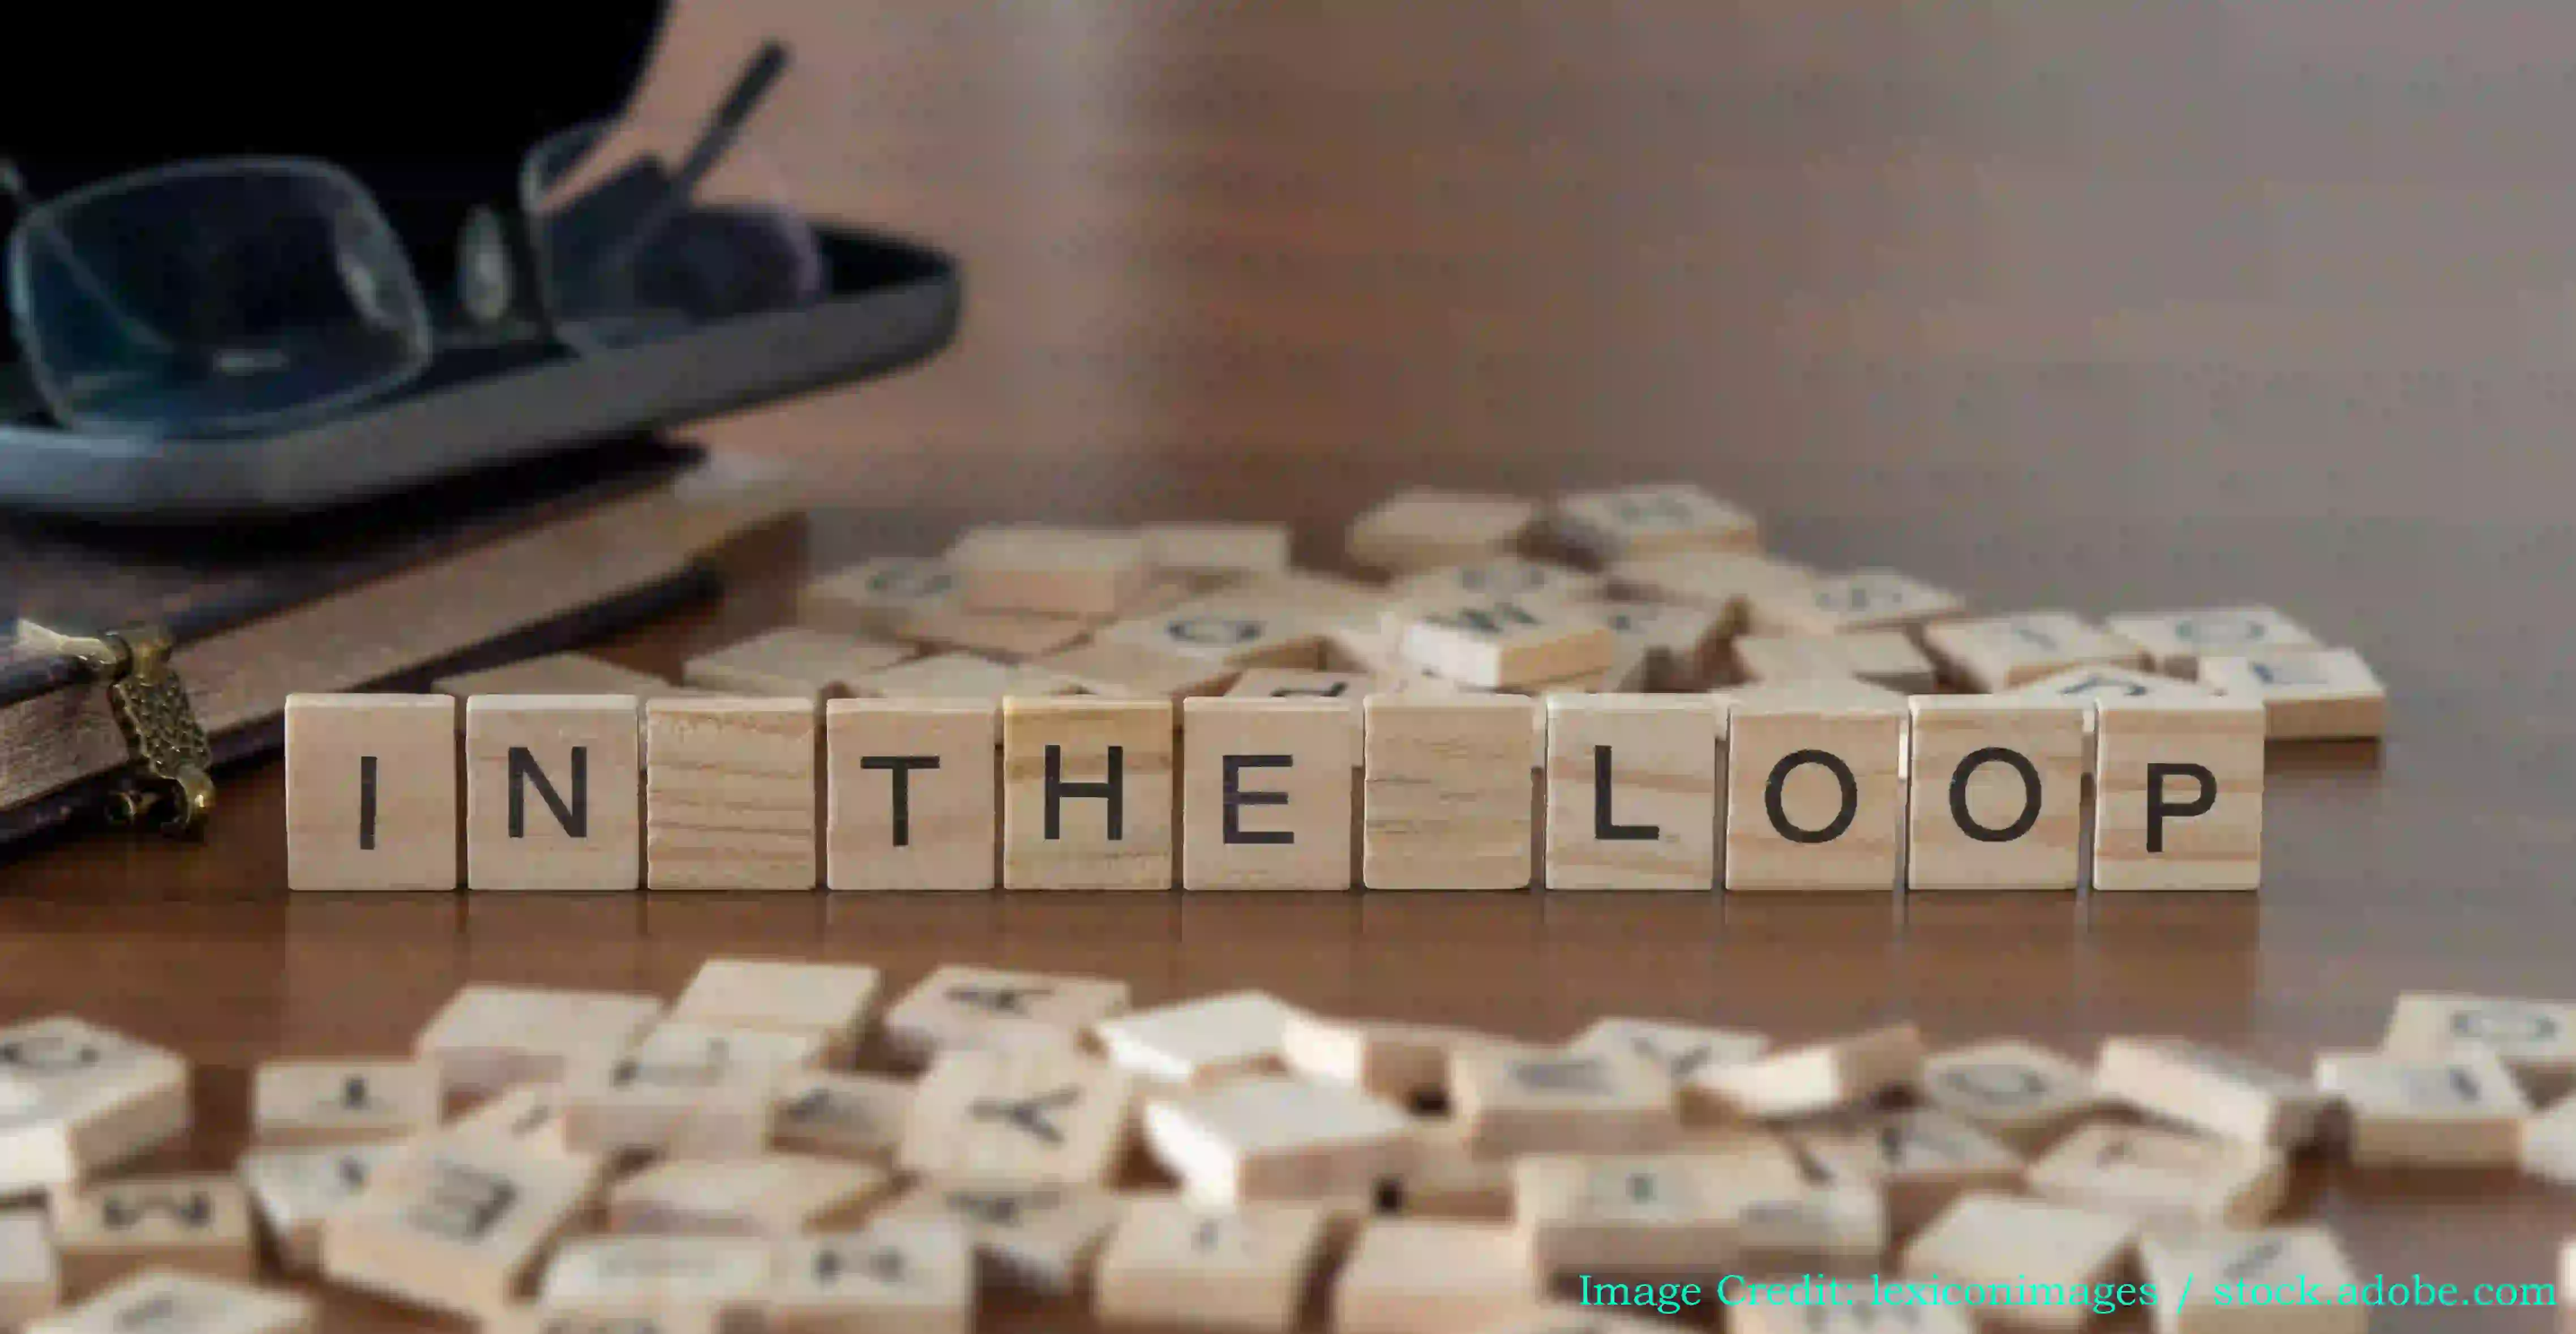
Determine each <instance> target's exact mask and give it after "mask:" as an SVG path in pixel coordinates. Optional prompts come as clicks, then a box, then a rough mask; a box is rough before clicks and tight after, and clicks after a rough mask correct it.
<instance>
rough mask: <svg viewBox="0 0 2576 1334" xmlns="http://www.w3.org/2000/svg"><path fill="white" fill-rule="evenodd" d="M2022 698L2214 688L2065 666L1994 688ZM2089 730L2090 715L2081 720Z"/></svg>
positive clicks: (2205, 692) (2126, 671)
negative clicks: (2007, 687) (2049, 672)
mask: <svg viewBox="0 0 2576 1334" xmlns="http://www.w3.org/2000/svg"><path fill="white" fill-rule="evenodd" d="M1995 693H1997V694H2000V695H2008V696H2012V697H2015V698H2022V699H2063V700H2075V701H2079V702H2081V701H2090V700H2096V699H2208V698H2209V697H2211V696H2213V695H2215V694H2217V693H2218V692H2217V691H2215V690H2212V689H2210V688H2209V687H2207V686H2204V685H2200V684H2198V683H2196V682H2191V681H2183V680H2178V679H2176V678H2174V677H2170V676H2159V675H2157V674H2156V673H2154V672H2142V671H2138V670H2136V669H2135V668H2130V667H2069V668H2067V669H2066V670H2065V671H2062V672H2054V673H2051V674H2049V675H2047V676H2043V677H2041V678H2039V679H2038V680H2036V681H2031V682H2028V683H2027V684H2024V685H2018V686H2015V687H2013V688H2012V689H2010V690H2002V691H1997V692H1995ZM2084 727H2085V730H2086V731H2088V732H2089V731H2091V730H2092V727H2093V719H2091V718H2090V717H2087V718H2086V719H2085V720H2084Z"/></svg>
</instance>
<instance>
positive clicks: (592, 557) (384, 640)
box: [0, 440, 799, 845]
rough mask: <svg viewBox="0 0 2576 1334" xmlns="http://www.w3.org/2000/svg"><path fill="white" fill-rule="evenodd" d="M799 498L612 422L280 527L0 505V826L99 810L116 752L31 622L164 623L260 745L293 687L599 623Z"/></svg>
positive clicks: (491, 651)
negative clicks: (126, 520)
mask: <svg viewBox="0 0 2576 1334" xmlns="http://www.w3.org/2000/svg"><path fill="white" fill-rule="evenodd" d="M798 515H799V506H798V504H797V501H796V496H795V493H794V490H793V488H792V487H791V486H789V485H788V484H787V483H786V481H785V479H784V478H783V477H782V476H780V475H779V474H777V473H775V472H773V471H769V470H766V469H763V468H761V467H759V466H757V465H753V464H750V463H747V462H745V461H741V460H732V459H724V458H711V457H709V456H707V455H706V454H704V453H703V452H702V451H700V450H697V449H694V448H690V447H685V446H678V445H673V444H668V443H665V442H661V441H641V442H639V441H633V440H629V441H623V442H619V443H617V444H615V445H609V446H602V447H599V448H596V449H592V450H585V451H581V452H579V453H577V454H572V455H562V456H556V457H553V458H550V459H547V460H543V461H539V462H535V463H530V464H522V465H518V466H514V467H511V468H506V469H499V470H494V471H490V472H486V473H482V474H478V475H475V476H472V477H468V478H463V479H459V480H457V481H455V482H452V483H448V484H443V485H441V486H439V487H436V488H432V489H430V490H428V491H423V492H414V493H411V494H409V495H406V496H403V497H400V498H398V499H396V500H392V501H387V502H382V503H374V504H369V505H365V506H361V507H358V508H355V509H353V510H350V511H347V512H344V513H340V514H336V515H333V516H330V517H329V518H327V519H325V520H320V521H311V522H302V523H298V524H296V525H294V526H293V527H291V528H282V529H270V530H266V531H250V532H244V531H240V530H199V531H166V530H165V531H159V532H152V533H144V534H138V533H133V532H120V531H111V530H102V529H92V528H79V527H65V526H61V525H56V524H34V523H27V522H23V521H0V845H5V844H7V843H9V842H12V841H15V840H18V839H23V838H25V837H27V836H28V835H31V834H34V833H37V832H39V831H42V830H46V829H50V828H54V827H56V826H59V825H62V824H64V823H66V822H68V821H71V820H73V819H75V818H78V817H80V816H81V815H83V814H84V813H85V812H87V811H90V810H93V809H96V808H97V807H98V806H99V805H101V804H102V803H103V802H104V800H105V799H106V797H107V795H108V794H109V793H110V792H112V791H113V790H114V789H115V787H116V786H117V784H118V783H119V782H120V780H121V776H122V772H123V770H124V769H125V767H126V762H127V758H128V752H127V749H126V745H125V741H124V738H123V736H122V735H121V734H120V733H119V731H118V730H117V727H116V723H115V720H114V719H113V717H112V716H111V715H110V713H109V711H108V706H107V701H106V691H105V690H104V689H103V688H102V687H101V686H100V684H99V683H98V682H96V681H94V680H92V679H91V678H90V677H89V676H88V675H87V674H86V672H85V671H84V669H83V668H82V667H81V665H80V664H79V663H78V662H76V661H74V660H72V659H70V658H67V657H65V656H64V655H63V654H62V653H60V652H59V651H58V650H57V649H56V648H55V647H54V646H53V644H52V637H51V636H49V635H46V634H44V633H42V632H41V631H37V630H32V629H30V628H29V627H30V626H31V625H33V626H41V627H43V628H44V629H45V630H52V631H58V632H62V633H68V634H94V633H96V632H98V631H101V630H107V629H114V628H118V627H121V626H126V625H132V624H137V623H149V624H156V625H159V626H162V627H165V628H167V629H168V630H169V631H170V633H171V634H172V636H173V637H174V638H175V639H176V640H177V643H178V649H177V652H176V653H175V655H174V656H173V659H172V661H173V663H174V665H175V666H176V668H177V669H178V671H179V674H180V675H181V677H182V678H183V679H184V680H185V681H186V683H187V686H188V694H189V698H190V702H191V703H192V704H193V705H194V708H195V712H196V715H197V718H198V720H199V721H200V722H201V723H202V724H203V725H204V727H205V729H206V732H207V734H208V736H209V738H210V739H211V740H212V741H213V743H214V751H215V759H216V763H217V764H218V765H219V766H220V765H222V764H225V763H230V762H235V761H239V760H241V759H244V758H248V757H251V756H255V755H258V754H261V753H264V752H266V751H268V750H271V749H273V748H274V747H275V746H276V744H277V739H278V731H279V729H278V718H279V714H280V711H281V709H282V708H283V706H284V702H285V698H286V696H287V695H288V694H289V693H291V692H295V691H329V690H355V689H365V688H384V687H394V688H400V687H404V686H408V685H414V684H417V683H420V682H425V681H427V680H428V679H429V678H430V677H431V676H433V675H437V674H440V673H443V672H447V671H452V670H457V669H460V668H469V667H474V666H479V665H484V664H487V663H492V662H500V661H506V660H508V659H511V658H515V657H519V656H522V655H524V654H531V653H539V652H546V651H550V650H553V649H558V648H564V647H569V646H571V645H573V644H576V643H579V642H582V641H584V640H588V639H593V638H596V637H598V636H600V635H603V634H606V633H608V632H610V631H612V630H615V629H618V628H620V627H622V626H625V625H628V624H632V623H634V622H636V621H638V620H640V619H643V618H645V617H649V616H651V615H654V614H656V613H658V612H661V611H664V610H667V609H669V608H671V607H673V606H675V605H678V604H679V603H681V602H683V601H685V600H687V599H690V598H692V597H697V596H703V595H705V594H707V593H709V592H712V591H713V590H714V588H715V585H716V580H717V576H716V573H715V569H714V565H713V563H712V562H713V557H714V556H715V554H716V553H718V552H719V551H720V550H721V549H722V548H724V547H725V546H727V545H728V544H730V543H732V542H735V541H738V540H741V539H743V538H746V537H749V536H752V535H754V534H756V533H759V532H762V531H765V530H771V529H775V528H777V527H780V526H782V525H790V524H794V523H796V522H798ZM216 818H218V819H220V818H221V816H220V814H218V816H217V817H216Z"/></svg>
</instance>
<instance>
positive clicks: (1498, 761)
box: [1361, 695, 1537, 889]
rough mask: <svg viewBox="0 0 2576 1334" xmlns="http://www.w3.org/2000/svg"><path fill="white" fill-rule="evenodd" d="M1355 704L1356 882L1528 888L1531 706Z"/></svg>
mask: <svg viewBox="0 0 2576 1334" xmlns="http://www.w3.org/2000/svg"><path fill="white" fill-rule="evenodd" d="M1361 707H1362V708H1363V709H1364V710H1365V711H1366V718H1367V721H1366V740H1365V743H1364V748H1365V756H1366V767H1367V772H1366V776H1365V779H1364V788H1365V791H1366V794H1367V811H1366V817H1365V818H1366V823H1365V825H1364V840H1365V846H1364V848H1363V849H1362V852H1361V879H1362V881H1363V883H1365V884H1366V885H1367V886H1368V887H1369V888H1370V889H1520V888H1523V887H1525V886H1527V885H1528V884H1529V882H1530V869H1531V868H1530V805H1531V795H1530V794H1531V783H1532V782H1533V780H1534V778H1535V774H1534V773H1533V772H1532V767H1531V740H1530V738H1531V734H1532V730H1533V728H1534V726H1535V721H1534V720H1535V719H1536V717H1537V714H1536V712H1535V706H1533V705H1532V704H1531V702H1530V701H1529V700H1527V699H1524V698H1522V697H1520V696H1517V695H1455V696H1441V695H1377V696H1373V697H1371V698H1369V699H1368V700H1366V701H1364V702H1363V704H1362V705H1361Z"/></svg>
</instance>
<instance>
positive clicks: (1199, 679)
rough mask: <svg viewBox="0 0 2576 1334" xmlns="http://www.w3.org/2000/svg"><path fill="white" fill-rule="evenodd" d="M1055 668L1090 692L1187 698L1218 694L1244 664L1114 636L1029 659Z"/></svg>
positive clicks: (1042, 668) (1116, 696) (1050, 669)
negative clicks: (1145, 645)
mask: <svg viewBox="0 0 2576 1334" xmlns="http://www.w3.org/2000/svg"><path fill="white" fill-rule="evenodd" d="M1029 665H1030V666H1031V667H1034V668H1037V669H1038V670H1040V671H1046V672H1053V673H1055V674H1056V675H1058V676H1061V677H1063V678H1064V679H1066V680H1068V681H1071V682H1073V683H1074V684H1075V685H1077V686H1080V687H1082V689H1083V690H1084V691H1085V692H1086V693H1088V694H1093V695H1106V696H1109V697H1110V698H1113V699H1173V700H1177V699H1186V698H1188V697H1190V696H1192V695H1216V694H1222V693H1224V691H1225V688H1226V687H1227V686H1229V685H1232V684H1233V683H1234V678H1235V677H1236V676H1238V675H1240V674H1241V672H1242V669H1241V668H1238V667H1233V666H1229V665H1227V664H1225V663H1222V662H1215V661H1211V660H1209V659H1207V658H1194V657H1189V656H1186V655H1184V654H1179V653H1166V652H1164V651H1163V650H1161V649H1156V648H1145V647H1143V646H1141V645H1137V644H1126V643H1120V642H1118V641H1115V640H1107V639H1095V640H1093V641H1091V642H1090V643H1088V644H1083V645H1080V646H1078V647H1075V648H1069V649H1066V650H1064V651H1063V652H1061V653H1050V654H1048V655H1046V656H1045V657H1043V658H1039V659H1037V660H1036V661H1034V662H1032V663H1030V664H1029Z"/></svg>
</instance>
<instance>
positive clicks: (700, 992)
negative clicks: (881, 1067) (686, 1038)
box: [671, 959, 877, 1064]
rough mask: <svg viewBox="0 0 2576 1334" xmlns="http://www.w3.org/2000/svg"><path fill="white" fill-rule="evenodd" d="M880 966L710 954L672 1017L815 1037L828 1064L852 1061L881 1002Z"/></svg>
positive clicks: (681, 997) (682, 995) (679, 1001)
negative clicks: (870, 1013)
mask: <svg viewBox="0 0 2576 1334" xmlns="http://www.w3.org/2000/svg"><path fill="white" fill-rule="evenodd" d="M876 995H877V970H876V969H873V968H869V967H865V966H863V965H860V964H829V963H792V962H789V961H786V960H782V959H709V960H707V961H706V962H705V963H702V964H700V965H698V972H697V976H695V977H693V978H691V979H689V986H688V989H687V990H685V991H682V992H681V993H680V999H679V1000H677V1001H675V1002H673V1003H672V1006H671V1017H672V1018H674V1019H680V1020H689V1021H693V1022H697V1023H702V1024H716V1025H721V1026H728V1027H734V1028H756V1029H762V1030H766V1031H770V1032H777V1033H802V1034H811V1035H813V1036H815V1037H817V1038H820V1039H821V1040H822V1044H823V1056H824V1059H825V1060H826V1061H829V1062H833V1063H836V1064H847V1063H848V1062H849V1060H850V1058H851V1057H853V1056H855V1055H857V1053H858V1049H859V1038H860V1035H861V1034H862V1033H864V1032H865V1031H866V1028H867V1022H868V1008H869V1006H870V1005H871V1004H872V1003H873V1002H874V1001H875V1000H876Z"/></svg>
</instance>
